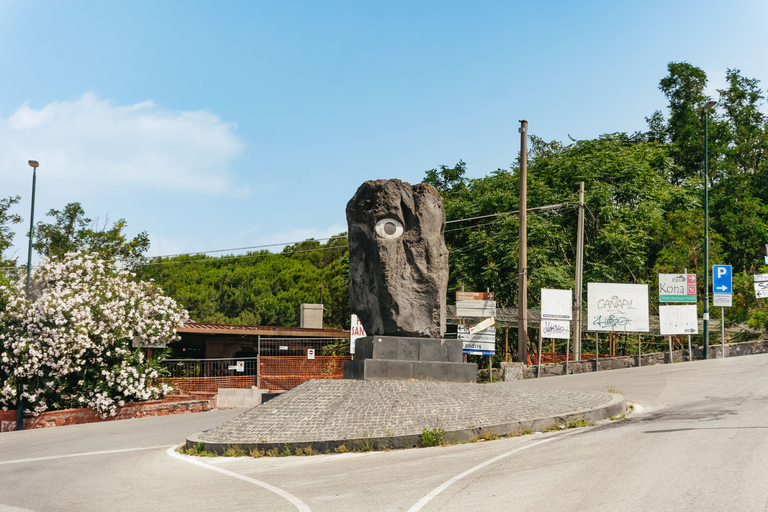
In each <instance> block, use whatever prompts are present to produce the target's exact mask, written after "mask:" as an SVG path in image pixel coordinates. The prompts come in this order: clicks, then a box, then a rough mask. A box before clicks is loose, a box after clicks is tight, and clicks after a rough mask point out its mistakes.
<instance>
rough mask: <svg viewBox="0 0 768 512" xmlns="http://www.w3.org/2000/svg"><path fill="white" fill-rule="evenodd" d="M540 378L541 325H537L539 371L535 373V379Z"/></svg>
mask: <svg viewBox="0 0 768 512" xmlns="http://www.w3.org/2000/svg"><path fill="white" fill-rule="evenodd" d="M539 377H541V323H539V369H538V370H537V371H536V378H537V379H538V378H539Z"/></svg>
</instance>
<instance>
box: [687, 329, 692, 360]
mask: <svg viewBox="0 0 768 512" xmlns="http://www.w3.org/2000/svg"><path fill="white" fill-rule="evenodd" d="M688 361H689V362H690V361H693V350H691V335H690V334H689V335H688Z"/></svg>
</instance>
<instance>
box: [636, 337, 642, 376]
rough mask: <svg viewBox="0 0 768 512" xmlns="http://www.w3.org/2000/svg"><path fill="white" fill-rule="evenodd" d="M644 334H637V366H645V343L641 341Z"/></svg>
mask: <svg viewBox="0 0 768 512" xmlns="http://www.w3.org/2000/svg"><path fill="white" fill-rule="evenodd" d="M641 339H642V335H641V334H638V335H637V367H638V368H640V367H642V366H643V345H642V343H641V341H640V340H641Z"/></svg>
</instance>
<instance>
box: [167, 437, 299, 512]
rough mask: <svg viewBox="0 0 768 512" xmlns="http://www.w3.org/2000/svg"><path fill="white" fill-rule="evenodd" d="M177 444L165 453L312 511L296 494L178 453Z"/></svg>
mask: <svg viewBox="0 0 768 512" xmlns="http://www.w3.org/2000/svg"><path fill="white" fill-rule="evenodd" d="M178 446H181V445H177V446H172V447H171V448H169V449H168V451H167V452H166V453H168V455H170V456H171V457H174V458H176V459H179V460H183V461H184V462H189V463H190V464H195V465H198V466H201V467H204V468H206V469H210V470H211V471H218V472H219V473H223V474H225V475H228V476H231V477H234V478H238V479H240V480H243V481H245V482H249V483H252V484H254V485H258V486H259V487H262V488H264V489H266V490H268V491H272V492H273V493H275V494H277V495H278V496H280V497H281V498H285V499H286V500H288V501H290V502H291V503H292V504H293V505H294V506H295V507H296V508H297V509H299V511H300V512H312V509H310V508H309V506H308V505H307V504H306V503H304V502H303V501H301V500H300V499H299V498H297V497H296V496H294V495H293V494H291V493H289V492H287V491H284V490H282V489H280V488H278V487H275V486H274V485H270V484H268V483H266V482H262V481H261V480H256V479H255V478H251V477H248V476H245V475H241V474H239V473H235V472H234V471H229V470H226V469H223V468H220V467H217V466H212V465H210V464H207V463H205V462H202V461H199V460H196V459H195V458H193V457H190V456H188V455H181V454H180V453H177V452H176V448H177V447H178Z"/></svg>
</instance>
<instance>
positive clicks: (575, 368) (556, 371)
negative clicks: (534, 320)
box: [501, 340, 768, 380]
mask: <svg viewBox="0 0 768 512" xmlns="http://www.w3.org/2000/svg"><path fill="white" fill-rule="evenodd" d="M766 353H768V340H762V341H748V342H744V343H729V344H726V345H725V357H736V356H746V355H751V354H766ZM672 356H673V362H676V363H678V362H681V361H688V360H689V357H688V350H687V349H686V350H675V351H673V352H672ZM720 357H722V348H721V346H720V344H710V346H709V358H710V359H719V358H720ZM701 358H702V350H701V347H700V346H698V345H696V346H694V347H693V359H694V360H696V359H701ZM669 362H670V361H669V352H654V353H651V354H643V356H642V361H640V364H641V366H652V365H656V364H668V363H669ZM599 365H600V366H599V368H596V363H595V360H594V359H593V360H590V361H578V362H574V361H570V362H569V363H568V373H569V374H574V373H587V372H594V371H596V369H597V370H599V371H605V370H615V369H619V368H632V367H635V366H638V356H636V355H635V356H623V357H611V358H602V359H599ZM501 366H502V368H501V377H502V378H503V379H504V380H513V379H520V378H521V377H522V378H523V379H535V378H536V374H537V368H538V367H537V365H522V364H521V363H501ZM564 373H565V363H557V364H542V365H541V376H542V377H552V376H555V375H563V374H564Z"/></svg>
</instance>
